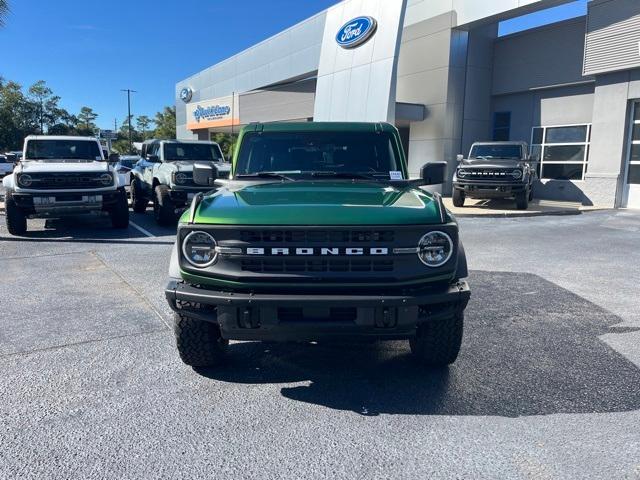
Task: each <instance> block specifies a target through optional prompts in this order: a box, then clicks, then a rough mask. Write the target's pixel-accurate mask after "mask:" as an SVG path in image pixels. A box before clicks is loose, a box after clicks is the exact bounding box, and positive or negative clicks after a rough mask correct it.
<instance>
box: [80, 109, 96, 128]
mask: <svg viewBox="0 0 640 480" xmlns="http://www.w3.org/2000/svg"><path fill="white" fill-rule="evenodd" d="M96 118H98V114H97V113H95V112H94V111H93V109H92V108H90V107H82V108H81V109H80V113H79V114H78V126H79V127H80V128H82V129H84V130H87V131H91V132H92V134H93V133H94V132H95V130H96V128H97V127H96V124H95V120H96Z"/></svg>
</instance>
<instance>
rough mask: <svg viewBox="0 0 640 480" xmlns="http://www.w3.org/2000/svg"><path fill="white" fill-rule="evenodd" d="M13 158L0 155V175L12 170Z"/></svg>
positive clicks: (2, 175)
mask: <svg viewBox="0 0 640 480" xmlns="http://www.w3.org/2000/svg"><path fill="white" fill-rule="evenodd" d="M13 166H14V165H13V159H12V158H11V157H7V156H6V155H0V177H4V176H5V175H9V174H10V173H12V172H13Z"/></svg>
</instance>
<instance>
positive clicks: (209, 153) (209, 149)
mask: <svg viewBox="0 0 640 480" xmlns="http://www.w3.org/2000/svg"><path fill="white" fill-rule="evenodd" d="M164 159H165V160H166V161H169V162H173V161H178V160H185V161H208V162H213V161H220V160H222V156H221V154H220V150H219V149H218V147H217V146H216V145H207V144H200V143H166V144H165V145H164Z"/></svg>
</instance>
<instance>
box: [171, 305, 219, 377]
mask: <svg viewBox="0 0 640 480" xmlns="http://www.w3.org/2000/svg"><path fill="white" fill-rule="evenodd" d="M173 331H174V333H175V335H176V345H177V347H178V353H179V354H180V359H181V360H182V361H183V362H184V363H186V364H187V365H190V366H192V367H212V366H215V365H218V364H220V363H222V361H223V360H224V354H225V352H226V349H227V346H228V345H229V341H228V340H225V339H223V338H222V336H221V335H220V329H219V328H218V326H217V325H215V324H213V323H209V322H203V321H202V320H195V319H193V318H191V317H187V316H184V315H180V314H178V313H175V314H174V328H173Z"/></svg>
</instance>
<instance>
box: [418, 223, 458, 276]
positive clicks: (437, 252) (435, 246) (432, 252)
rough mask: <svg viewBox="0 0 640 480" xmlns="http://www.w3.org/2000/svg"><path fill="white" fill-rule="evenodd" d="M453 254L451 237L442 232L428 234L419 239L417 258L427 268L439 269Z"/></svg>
mask: <svg viewBox="0 0 640 480" xmlns="http://www.w3.org/2000/svg"><path fill="white" fill-rule="evenodd" d="M452 254H453V242H452V241H451V237H450V236H449V235H447V234H446V233H444V232H439V231H436V232H429V233H427V234H426V235H425V236H423V237H422V238H421V239H420V243H419V244H418V258H420V261H421V262H422V263H424V264H425V265H426V266H427V267H434V268H435V267H441V266H442V265H444V264H445V263H447V262H448V261H449V259H450V258H451V255H452Z"/></svg>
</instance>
